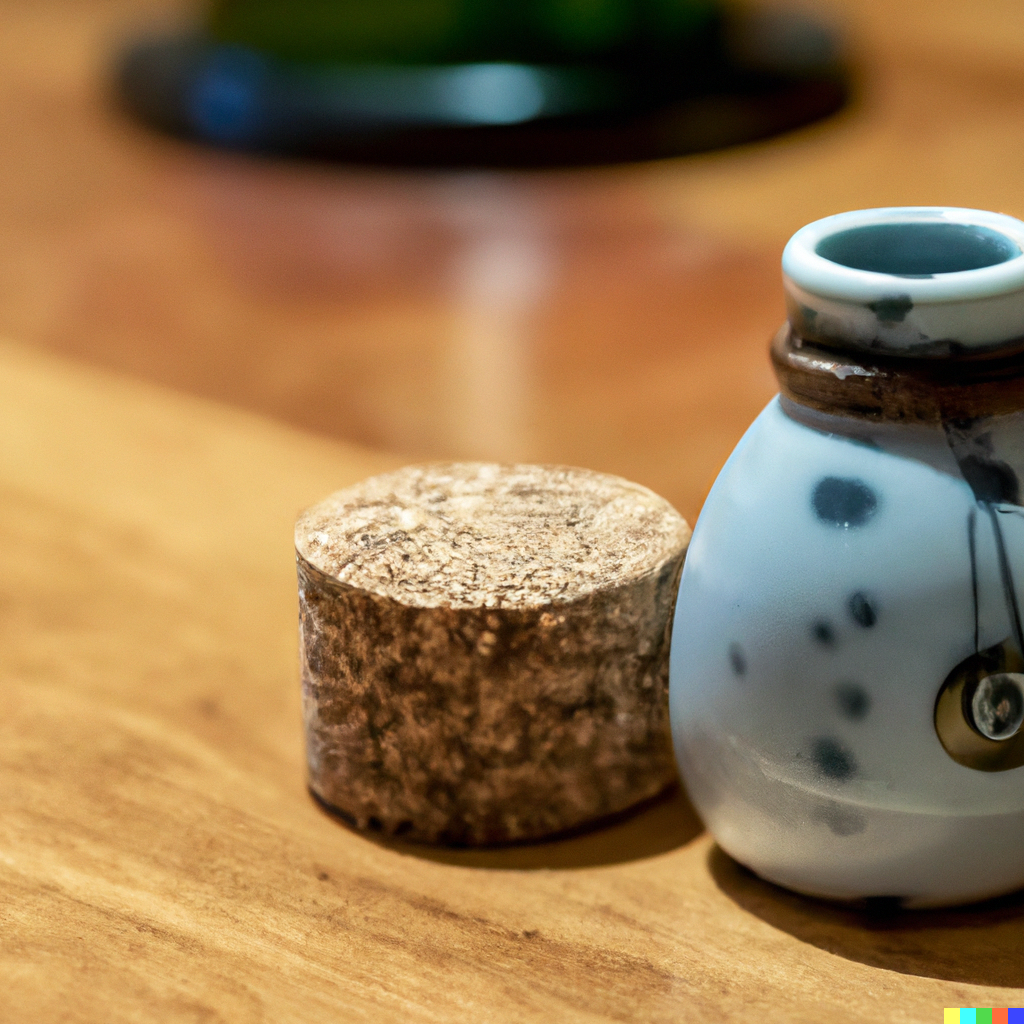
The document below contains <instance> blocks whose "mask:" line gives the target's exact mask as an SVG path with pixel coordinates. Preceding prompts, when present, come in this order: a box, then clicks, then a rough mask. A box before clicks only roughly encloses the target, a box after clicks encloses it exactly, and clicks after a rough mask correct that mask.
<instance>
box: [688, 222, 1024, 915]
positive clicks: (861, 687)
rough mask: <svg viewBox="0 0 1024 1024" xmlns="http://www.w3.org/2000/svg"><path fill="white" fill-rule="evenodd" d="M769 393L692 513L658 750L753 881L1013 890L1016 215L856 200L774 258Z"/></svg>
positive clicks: (1017, 810) (1023, 446) (1023, 740)
mask: <svg viewBox="0 0 1024 1024" xmlns="http://www.w3.org/2000/svg"><path fill="white" fill-rule="evenodd" d="M783 277H784V286H785V292H786V299H787V307H788V322H787V323H786V324H785V325H784V327H783V328H782V329H781V330H780V332H779V333H778V335H777V336H776V337H775V339H774V341H773V343H772V349H771V356H772V361H773V363H774V367H775V371H776V374H777V376H778V379H779V384H780V389H781V394H780V395H779V396H777V397H776V398H775V399H773V400H772V401H771V402H770V403H769V404H768V406H767V408H766V409H765V410H764V411H763V412H762V413H761V415H760V416H759V417H758V419H757V420H756V421H755V422H754V424H753V425H752V426H751V427H750V429H749V430H748V431H747V433H746V435H745V436H744V437H743V439H742V440H741V442H740V443H739V445H738V446H737V448H736V450H735V451H734V453H733V454H732V456H731V457H730V459H729V461H728V462H727V464H726V466H725V468H724V469H723V470H722V473H721V475H720V476H719V478H718V480H717V481H716V483H715V485H714V487H713V489H712V491H711V493H710V495H709V497H708V499H707V502H706V503H705V506H704V509H703V511H702V513H701V516H700V518H699V520H698V522H697V525H696V528H695V530H694V534H693V541H692V543H691V545H690V550H689V554H688V556H687V560H686V564H685V567H684V570H683V575H682V579H681V583H680V589H679V598H678V603H677V608H676V616H675V622H674V631H673V638H672V655H671V657H672V663H671V685H670V701H671V717H672V728H673V740H674V745H675V749H676V755H677V759H678V761H679V765H680V768H681V770H682V774H683V777H684V780H685V783H686V786H687V789H688V791H689V794H690V796H691V798H692V800H693V802H694V804H695V806H696V807H697V809H698V811H699V812H700V813H701V815H702V816H703V818H704V820H705V822H706V824H707V826H708V828H709V829H710V830H711V832H712V833H713V835H714V837H715V839H716V840H717V842H718V843H719V844H720V845H721V847H722V848H723V849H724V850H725V851H726V852H727V853H729V854H731V855H732V856H733V857H734V858H736V859H737V860H738V861H740V862H741V863H742V864H744V865H746V866H747V867H749V868H751V869H752V870H753V871H755V872H756V873H757V874H759V875H761V876H762V877H764V878H766V879H768V880H770V881H772V882H776V883H778V884H780V885H783V886H787V887H790V888H793V889H796V890H798V891H801V892H804V893H808V894H812V895H815V896H822V897H828V898H834V899H843V900H854V899H870V898H874V897H884V898H888V899H892V900H897V901H900V902H902V903H904V904H906V905H909V906H934V905H944V904H955V903H963V902H968V901H972V900H978V899H983V898H986V897H989V896H993V895H996V894H999V893H1003V892H1007V891H1010V890H1013V889H1017V888H1019V887H1021V886H1024V729H1022V727H1021V725H1022V720H1024V637H1022V625H1021V622H1022V608H1021V606H1022V603H1024V506H1022V503H1024V487H1022V480H1024V223H1021V222H1020V221H1018V220H1015V219H1013V218H1010V217H1006V216H1002V215H998V214H993V213H986V212H982V211H977V210H963V209H951V208H922V207H912V208H897V209H881V210H861V211H856V212H852V213H845V214H840V215H838V216H835V217H828V218H826V219H824V220H821V221H817V222H815V223H813V224H810V225H808V226H807V227H805V228H803V229H802V230H800V231H798V232H797V233H796V235H794V236H793V238H792V239H791V240H790V242H789V244H788V246H787V247H786V250H785V252H784V255H783Z"/></svg>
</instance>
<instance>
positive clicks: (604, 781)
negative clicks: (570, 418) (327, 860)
mask: <svg viewBox="0 0 1024 1024" xmlns="http://www.w3.org/2000/svg"><path fill="white" fill-rule="evenodd" d="M295 540H296V549H297V561H298V574H299V601H300V633H301V649H302V675H303V704H304V714H305V725H306V735H307V750H308V761H309V776H310V785H311V788H312V790H313V792H314V793H315V794H316V795H317V796H318V797H319V798H320V799H321V800H323V801H324V802H325V803H327V804H329V805H330V806H331V807H333V808H334V809H336V810H337V811H338V812H339V813H341V814H342V815H343V816H344V817H346V818H347V819H348V820H349V821H351V822H352V823H353V824H354V825H356V826H357V827H359V828H362V829H371V830H376V831H380V832H383V833H385V834H387V835H391V836H396V837H402V838H405V839H409V840H413V841H420V842H433V843H446V844H452V845H489V844H496V843H505V842H513V841H523V840H529V839H537V838H542V837H545V836H550V835H553V834H557V833H560V832H564V831H566V830H569V829H573V828H577V827H579V826H581V825H584V824H587V823H589V822H592V821H595V820H598V819H600V818H603V817H606V816H609V815H613V814H615V813H618V812H620V811H622V810H625V809H626V808H628V807H630V806H632V805H633V804H635V803H638V802H640V801H643V800H645V799H647V798H649V797H651V796H654V795H656V794H657V793H658V792H660V791H661V790H662V789H664V788H665V787H666V786H667V785H668V784H669V783H670V782H671V781H672V780H673V779H674V778H675V768H674V762H673V758H672V751H671V742H670V739H669V732H668V706H667V689H668V646H669V631H670V627H671V617H672V611H673V607H674V603H675V594H676V588H677V586H678V579H679V572H680V570H681V568H682V560H683V555H684V553H685V549H686V544H687V542H688V540H689V528H688V527H687V525H686V523H685V522H684V521H683V520H682V519H681V517H680V516H679V515H678V513H676V512H675V510H674V509H673V508H672V507H671V506H670V505H669V504H668V503H667V502H665V501H664V500H663V499H661V498H659V497H658V496H657V495H655V494H653V493H652V492H651V491H648V490H647V489H646V488H643V487H640V486H638V485H636V484H631V483H629V482H627V481H625V480H621V479H618V478H616V477H609V476H605V475H602V474H597V473H592V472H588V471H586V470H578V469H568V468H565V467H545V466H497V465H490V464H477V463H463V464H447V465H432V466H419V467H416V466H414V467H408V468H406V469H404V470H400V471H398V472H397V473H390V474H387V475H384V476H379V477H374V478H372V479H370V480H367V481H364V482H363V483H362V484H360V485H357V486H356V487H352V488H349V489H347V490H345V491H340V492H338V493H337V494H334V495H332V496H331V497H329V498H327V499H325V500H324V501H323V502H321V503H319V504H318V505H315V506H314V507H312V508H311V509H309V510H307V511H306V512H305V513H303V515H302V516H301V517H300V519H299V521H298V523H297V525H296V535H295Z"/></svg>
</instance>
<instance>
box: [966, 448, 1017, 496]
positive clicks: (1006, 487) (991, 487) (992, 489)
mask: <svg viewBox="0 0 1024 1024" xmlns="http://www.w3.org/2000/svg"><path fill="white" fill-rule="evenodd" d="M957 462H958V463H959V465H960V472H961V473H962V474H963V478H964V479H965V480H966V481H967V484H968V486H969V487H970V488H971V490H972V491H973V492H974V497H975V498H976V499H977V500H978V501H987V502H993V503H995V504H998V503H1001V502H1008V503H1010V504H1012V505H1019V504H1020V483H1019V482H1018V480H1017V474H1016V473H1014V471H1013V470H1012V469H1011V468H1010V466H1008V465H1007V464H1006V463H1005V462H1000V461H998V460H997V459H986V458H982V457H981V456H978V455H965V456H963V457H962V458H960V459H957Z"/></svg>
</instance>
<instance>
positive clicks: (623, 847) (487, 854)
mask: <svg viewBox="0 0 1024 1024" xmlns="http://www.w3.org/2000/svg"><path fill="white" fill-rule="evenodd" d="M310 796H311V797H312V798H313V800H314V801H315V802H316V804H317V806H318V807H319V808H320V809H321V810H322V811H324V812H325V813H326V814H328V815H329V816H330V817H332V818H334V819H335V820H336V821H340V822H341V823H342V824H344V825H345V826H347V827H348V828H349V829H351V830H352V831H353V832H355V833H356V834H357V835H359V836H361V837H363V838H365V839H368V840H369V841H371V842H374V843H377V844H378V845H379V846H383V847H386V848H387V849H389V850H394V851H395V852H397V853H402V854H406V855H407V856H411V857H419V858H421V859H423V860H432V861H437V862H439V863H442V864H452V865H455V866H457V867H470V868H490V869H492V870H505V871H537V870H545V869H546V870H551V869H555V870H558V869H561V870H571V869H574V868H589V867H601V866H604V865H610V864H624V863H627V862H629V861H636V860H644V859H646V858H648V857H656V856H658V855H659V854H663V853H668V852H670V851H671V850H675V849H678V848H679V847H681V846H685V845H686V844H687V843H690V842H692V841H693V840H694V839H696V838H697V836H699V835H700V834H701V833H702V832H703V831H704V826H703V825H702V824H701V821H700V819H699V818H698V817H697V812H696V811H695V810H694V809H693V807H692V806H691V805H690V802H689V800H688V799H687V798H686V796H685V794H684V793H683V792H682V789H681V788H680V786H679V785H678V784H672V785H671V786H669V787H668V788H666V789H664V790H663V791H662V792H661V793H660V794H659V795H658V796H656V797H653V798H652V799H650V800H647V801H644V802H643V803H641V804H637V805H636V806H634V807H631V808H629V809H628V810H626V811H623V812H621V813H619V814H616V815H614V816H612V817H609V818H603V819H601V820H600V821H595V822H591V823H588V824H587V825H586V826H585V827H582V828H579V829H574V830H572V831H571V832H563V833H560V834H559V835H557V836H551V837H548V838H546V839H543V840H538V841H533V842H529V843H513V844H508V845H503V846H491V847H473V848H469V847H451V846H428V845H427V844H424V843H409V842H403V841H402V840H398V839H391V838H390V837H388V836H385V835H383V834H381V833H379V832H372V831H367V830H364V829H357V828H355V827H354V824H353V822H352V820H351V819H349V818H348V817H347V816H346V815H344V814H343V813H341V812H340V811H338V810H337V808H334V807H331V806H330V805H329V804H326V803H324V802H323V801H322V800H321V799H320V798H319V797H318V796H317V795H316V794H315V793H314V792H313V791H312V790H310Z"/></svg>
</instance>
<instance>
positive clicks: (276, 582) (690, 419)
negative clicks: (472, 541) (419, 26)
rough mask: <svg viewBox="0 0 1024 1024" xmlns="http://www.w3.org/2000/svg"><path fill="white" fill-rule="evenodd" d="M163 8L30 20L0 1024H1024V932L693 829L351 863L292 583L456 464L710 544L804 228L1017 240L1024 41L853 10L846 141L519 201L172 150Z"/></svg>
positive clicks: (5, 711)
mask: <svg viewBox="0 0 1024 1024" xmlns="http://www.w3.org/2000/svg"><path fill="white" fill-rule="evenodd" d="M147 9H148V12H149V13H150V14H152V15H154V16H158V15H160V14H161V13H162V12H164V11H167V10H169V9H170V7H169V5H168V4H165V3H162V2H158V0H153V2H151V3H150V4H149V5H148V8H147V7H146V6H143V7H141V8H140V6H139V5H137V4H136V5H132V6H130V7H129V6H128V5H127V4H126V3H118V2H115V0H89V2H87V0H68V2H65V3H60V4H58V3H57V2H56V0H39V2H36V3H33V4H24V3H17V2H15V0H0V138H2V139H3V140H4V145H3V146H2V147H0V184H2V188H0V238H2V239H3V243H4V244H3V246H2V247H0V329H2V330H3V331H4V332H5V333H7V334H8V335H9V336H11V337H17V338H18V339H19V341H18V342H17V343H3V344H0V489H2V495H3V499H2V501H0V708H2V711H0V1020H3V1021H5V1022H6V1021H7V1020H11V1021H17V1022H21V1021H33V1022H34V1021H43V1022H49V1021H58V1020H61V1021H65V1020H66V1021H90V1022H93V1021H95V1022H103V1024H114V1022H120V1021H133V1022H134V1021H148V1020H167V1021H197V1022H198V1021H219V1020H223V1021H231V1022H236V1021H238V1022H250V1021H253V1022H255V1021H264V1020H266V1021H274V1022H286V1021H296V1022H298V1021H301V1022H315V1021H337V1020H343V1021H349V1020H352V1021H358V1020H364V1019H365V1020H374V1021H378V1020H403V1021H404V1020H410V1021H416V1020H423V1021H447V1020H456V1019H457V1020H473V1021H477V1020H479V1021H506V1020H508V1021H518V1020H537V1021H548V1020H551V1021H559V1022H562V1021H577V1020H578V1021H605V1020H629V1021H661V1020H664V1021H673V1022H676V1021H691V1020H692V1021H717V1020H727V1021H773V1022H774V1021H786V1022H788V1021H807V1022H808V1024H809V1022H812V1021H814V1022H817V1021H821V1020H828V1021H830V1022H832V1021H834V1022H844V1021H865V1022H866V1021H877V1020H886V1021H915V1022H916V1021H920V1022H925V1021H937V1020H940V1019H941V1017H940V1013H941V1009H942V1007H943V1006H945V1005H968V1006H970V1005H992V1004H995V1005H1006V1004H1012V1003H1014V1002H1016V1003H1018V1004H1021V1003H1024V900H1022V899H1020V898H1011V899H1008V900H1004V901H1001V902H999V903H997V904H994V905H990V906H987V907H983V908H974V909H967V910H961V911H951V912H942V913H931V914H924V913H921V914H904V915H896V916H889V917H887V916H873V917H868V916H864V915H860V914H857V913H854V912H852V911H846V910H842V909H836V908H831V907H828V906H825V905H822V904H818V903H815V902H813V901H809V900H804V899H801V898H798V897H794V896H790V895H787V894H784V893H782V892H780V891H779V890H776V889H774V888H772V887H771V886H768V885H766V884H764V883H761V882H759V881H758V880H756V879H754V878H752V877H751V876H749V875H747V874H746V873H744V872H743V871H742V870H740V869H739V868H737V867H736V866H735V865H733V864H732V863H731V862H729V861H728V860H727V859H726V858H725V857H724V856H723V855H721V854H720V853H719V852H717V851H716V850H715V848H714V846H713V844H712V843H711V841H710V840H709V838H708V837H707V836H706V835H702V834H701V827H700V824H699V822H698V821H697V820H696V818H695V817H694V815H693V812H692V810H691V809H690V808H689V807H688V806H687V804H686V802H685V800H684V799H683V798H682V797H681V796H677V797H675V798H674V799H672V800H670V801H667V802H663V803H660V804H658V805H656V806H654V807H651V808H648V809H647V810H646V811H644V812H643V813H641V814H639V815H637V816H635V817H633V818H630V819H628V820H626V821H624V822H622V823H621V824H619V825H617V826H614V827H612V828H609V829H605V830H602V831H600V832H596V833H592V834H590V835H586V836H582V837H580V838H577V839H574V840H571V841H566V842H561V843H555V844H547V845H538V846H533V847H526V848H521V849H516V850H507V851H501V852H497V851H492V852H484V853H475V854H473V853H442V852H430V851H425V850H418V849H412V848H400V847H395V846H388V847H385V846H380V845H376V844H374V843H372V842H370V841H369V840H367V839H365V838H363V837H360V836H357V835H354V834H352V833H351V832H349V831H347V830H346V829H345V828H344V827H342V826H340V825H339V824H337V823H336V822H335V821H333V820H331V819H330V818H328V817H326V816H325V815H324V814H323V813H322V812H321V811H320V810H318V809H317V808H316V807H315V806H314V805H313V803H312V802H311V801H310V799H309V797H308V796H307V794H306V792H305V789H304V780H303V765H302V743H301V732H300V727H299V708H298V686H297V667H296V651H295V623H294V620H295V598H294V586H295V584H294V579H293V568H292V556H291V546H290V529H291V524H292V521H293V519H294V515H295V513H296V511H297V510H298V509H299V508H300V507H302V506H303V505H305V504H307V503H309V502H311V501H313V500H315V499H316V498H318V497H320V496H322V495H323V494H325V493H327V492H328V491H330V490H332V489H334V488H336V487H339V486H342V485H344V484H346V483H349V482H352V481H354V480H356V479H358V478H359V477H361V476H364V475H366V474H368V473H371V472H375V471H378V470H380V469H384V468H387V467H390V466H393V465H396V464H397V463H399V462H401V461H405V460H407V459H409V458H410V457H418V456H422V455H438V456H450V455H468V456H480V457H495V458H529V459H547V460H552V461H566V462H573V463H580V464H584V465H588V466H592V467H594V468H598V469H606V470H612V471H616V472H620V473H623V474H625V475H627V476H630V477H632V478H634V479H638V480H640V481H642V482H644V483H647V484H649V485H651V486H653V487H655V488H656V489H658V490H660V491H661V492H662V493H664V494H666V495H667V496H668V497H670V498H671V499H672V500H673V501H675V502H676V503H677V504H678V506H679V507H680V508H681V509H682V510H683V511H684V513H685V514H687V515H688V516H690V517H691V518H692V517H693V516H694V514H695V513H696V511H697V510H698V509H699V506H700V502H701V500H702V496H703V493H704V491H705V489H706V487H707V485H708V483H709V482H710V480H711V478H712V477H713V475H714V473H715V471H716V470H717V468H718V466H719V465H720V463H721V461H722V460H723V458H724V457H725V455H726V454H727V452H728V451H729V449H730V448H731V446H732V444H733V443H734V442H735V440H736V439H737V438H738V436H739V435H740V433H741V432H742V430H743V428H744V427H745V425H746V423H747V422H748V421H749V420H750V418H751V417H752V416H753V415H754V414H755V413H756V411H757V409H758V408H759V407H760V405H761V404H763V402H764V401H765V400H766V398H767V397H768V396H769V395H770V394H771V392H772V387H773V385H772V381H771V378H770V376H769V374H768V370H767V364H766V361H765V358H764V345H765V339H766V338H767V336H768V335H769V334H770V333H771V331H772V330H773V328H774V327H775V325H776V323H777V322H778V321H779V320H780V319H781V315H782V311H781V302H780V295H779V288H778V283H777V263H778V256H779V252H780V249H781V245H782V243H783V242H784V240H785V237H786V236H787V235H788V234H789V232H790V231H791V230H793V229H795V228H796V227H798V226H799V225H800V224H801V223H803V222H804V221H806V220H808V219H811V218H812V217H815V216H819V215H822V214H826V213H829V212H832V211H834V210H837V209H842V208H847V207H852V206H861V205H878V204H885V203H897V202H924V203H930V202H949V203H958V204H962V205H978V206H985V207H992V208H996V209H1003V210H1006V211H1007V212H1010V213H1016V214H1018V215H1021V214H1024V198H1022V197H1024V193H1022V192H1021V191H1020V189H1019V187H1018V185H1017V171H1016V168H1017V167H1018V166H1020V164H1021V160H1020V157H1021V156H1022V155H1024V153H1022V150H1024V131H1022V129H1024V63H1022V62H1021V56H1022V52H1024V32H1022V31H1021V30H1022V28H1024V14H1022V13H1021V11H1020V9H1019V8H1018V7H1017V6H1015V5H1012V4H1011V3H1010V2H1009V0H999V2H996V0H992V2H991V3H989V4H987V5H985V7H984V9H976V5H975V6H971V7H970V8H968V7H967V6H966V5H960V4H954V3H952V2H951V0H935V2H932V3H925V2H924V0H920V2H914V3H911V2H910V0H902V2H893V3H888V4H883V3H882V2H881V0H856V2H851V3H849V4H847V5H844V6H843V8H842V11H841V12H840V13H842V14H843V16H844V17H845V18H846V19H847V20H848V23H849V27H850V32H851V34H852V38H853V40H854V45H855V48H856V49H857V51H858V53H859V54H860V58H861V60H860V66H861V68H862V74H863V80H862V91H861V100H860V102H859V105H857V106H855V107H854V108H852V109H851V110H850V111H849V112H848V113H846V114H845V115H843V116H842V117H841V118H839V119H837V120H836V121H834V122H833V123H831V124H830V125H827V126H821V127H819V128H815V129H812V130H808V131H807V132H804V133H801V134H799V135H798V136H794V137H792V138H790V139H788V140H780V141H778V142H775V143H772V144H769V145H763V146H757V147H750V148H748V149H744V150H739V151H735V152H731V153H721V154H715V155H710V156H706V157H701V158H697V159H692V160H684V161H670V162H666V163H663V164H658V165H652V166H648V167H632V168H618V169H613V170H604V171H593V172H574V173H572V174H545V175H526V176H519V177H508V176H502V175H480V174H477V175H432V176H430V175H428V176H413V175H400V174H383V173H370V172H356V171H342V170H338V169H333V170H332V169H325V168H316V169H314V168H308V167H301V166H294V165H283V164H255V163H249V162H247V161H244V160H241V159H237V158H227V157H223V156H216V155H212V154H209V153H205V152H201V151H198V150H193V149H190V148H188V147H186V146H183V145H179V144H176V143H172V142H168V141H167V140H164V139H160V138H157V137H154V136H150V135H148V134H147V133H146V132H144V131H143V130H141V129H138V128H136V127H135V126H132V125H129V124H127V123H125V122H124V121H123V120H121V119H120V118H119V117H118V115H117V114H116V113H115V112H113V111H111V110H110V108H109V107H108V106H107V105H106V104H105V103H104V102H103V99H102V91H101V89H100V88H99V82H100V78H99V69H101V68H102V66H103V64H102V62H103V59H104V55H105V54H106V53H108V52H109V46H110V45H111V40H112V39H113V38H115V32H114V30H115V28H116V27H117V26H120V25H123V24H125V23H126V19H127V21H128V22H130V21H131V20H132V19H138V18H139V17H140V13H139V12H140V10H141V11H142V13H143V15H146V12H147ZM52 353H57V354H58V355H54V354H52ZM68 356H71V357H74V360H69V359H67V358H66V357H68ZM83 361H85V362H88V363H91V364H92V367H90V366H87V365H84V363H83ZM100 366H105V367H106V368H107V369H98V368H97V367H100ZM110 370H114V371H118V372H117V373H111V372H110ZM125 373H127V374H129V375H132V376H134V377H135V378H136V379H135V380H131V379H130V378H129V377H126V376H124V374H125ZM147 381H148V382H147ZM152 382H156V383H152ZM157 385H168V386H169V389H164V388H162V387H159V386H157ZM211 400H213V401H211ZM232 407H233V408H232ZM246 410H249V411H246ZM255 413H260V414H263V415H262V416H260V415H256V414H255ZM267 417H269V418H267ZM296 428H304V429H296ZM311 430H312V431H316V432H318V433H317V434H313V433H310V432H309V431H311ZM327 435H334V436H335V437H338V438H347V439H348V440H347V441H345V442H342V441H337V440H328V439H326V437H327ZM356 445H358V446H356ZM385 452H393V453H395V454H383V453H385Z"/></svg>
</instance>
